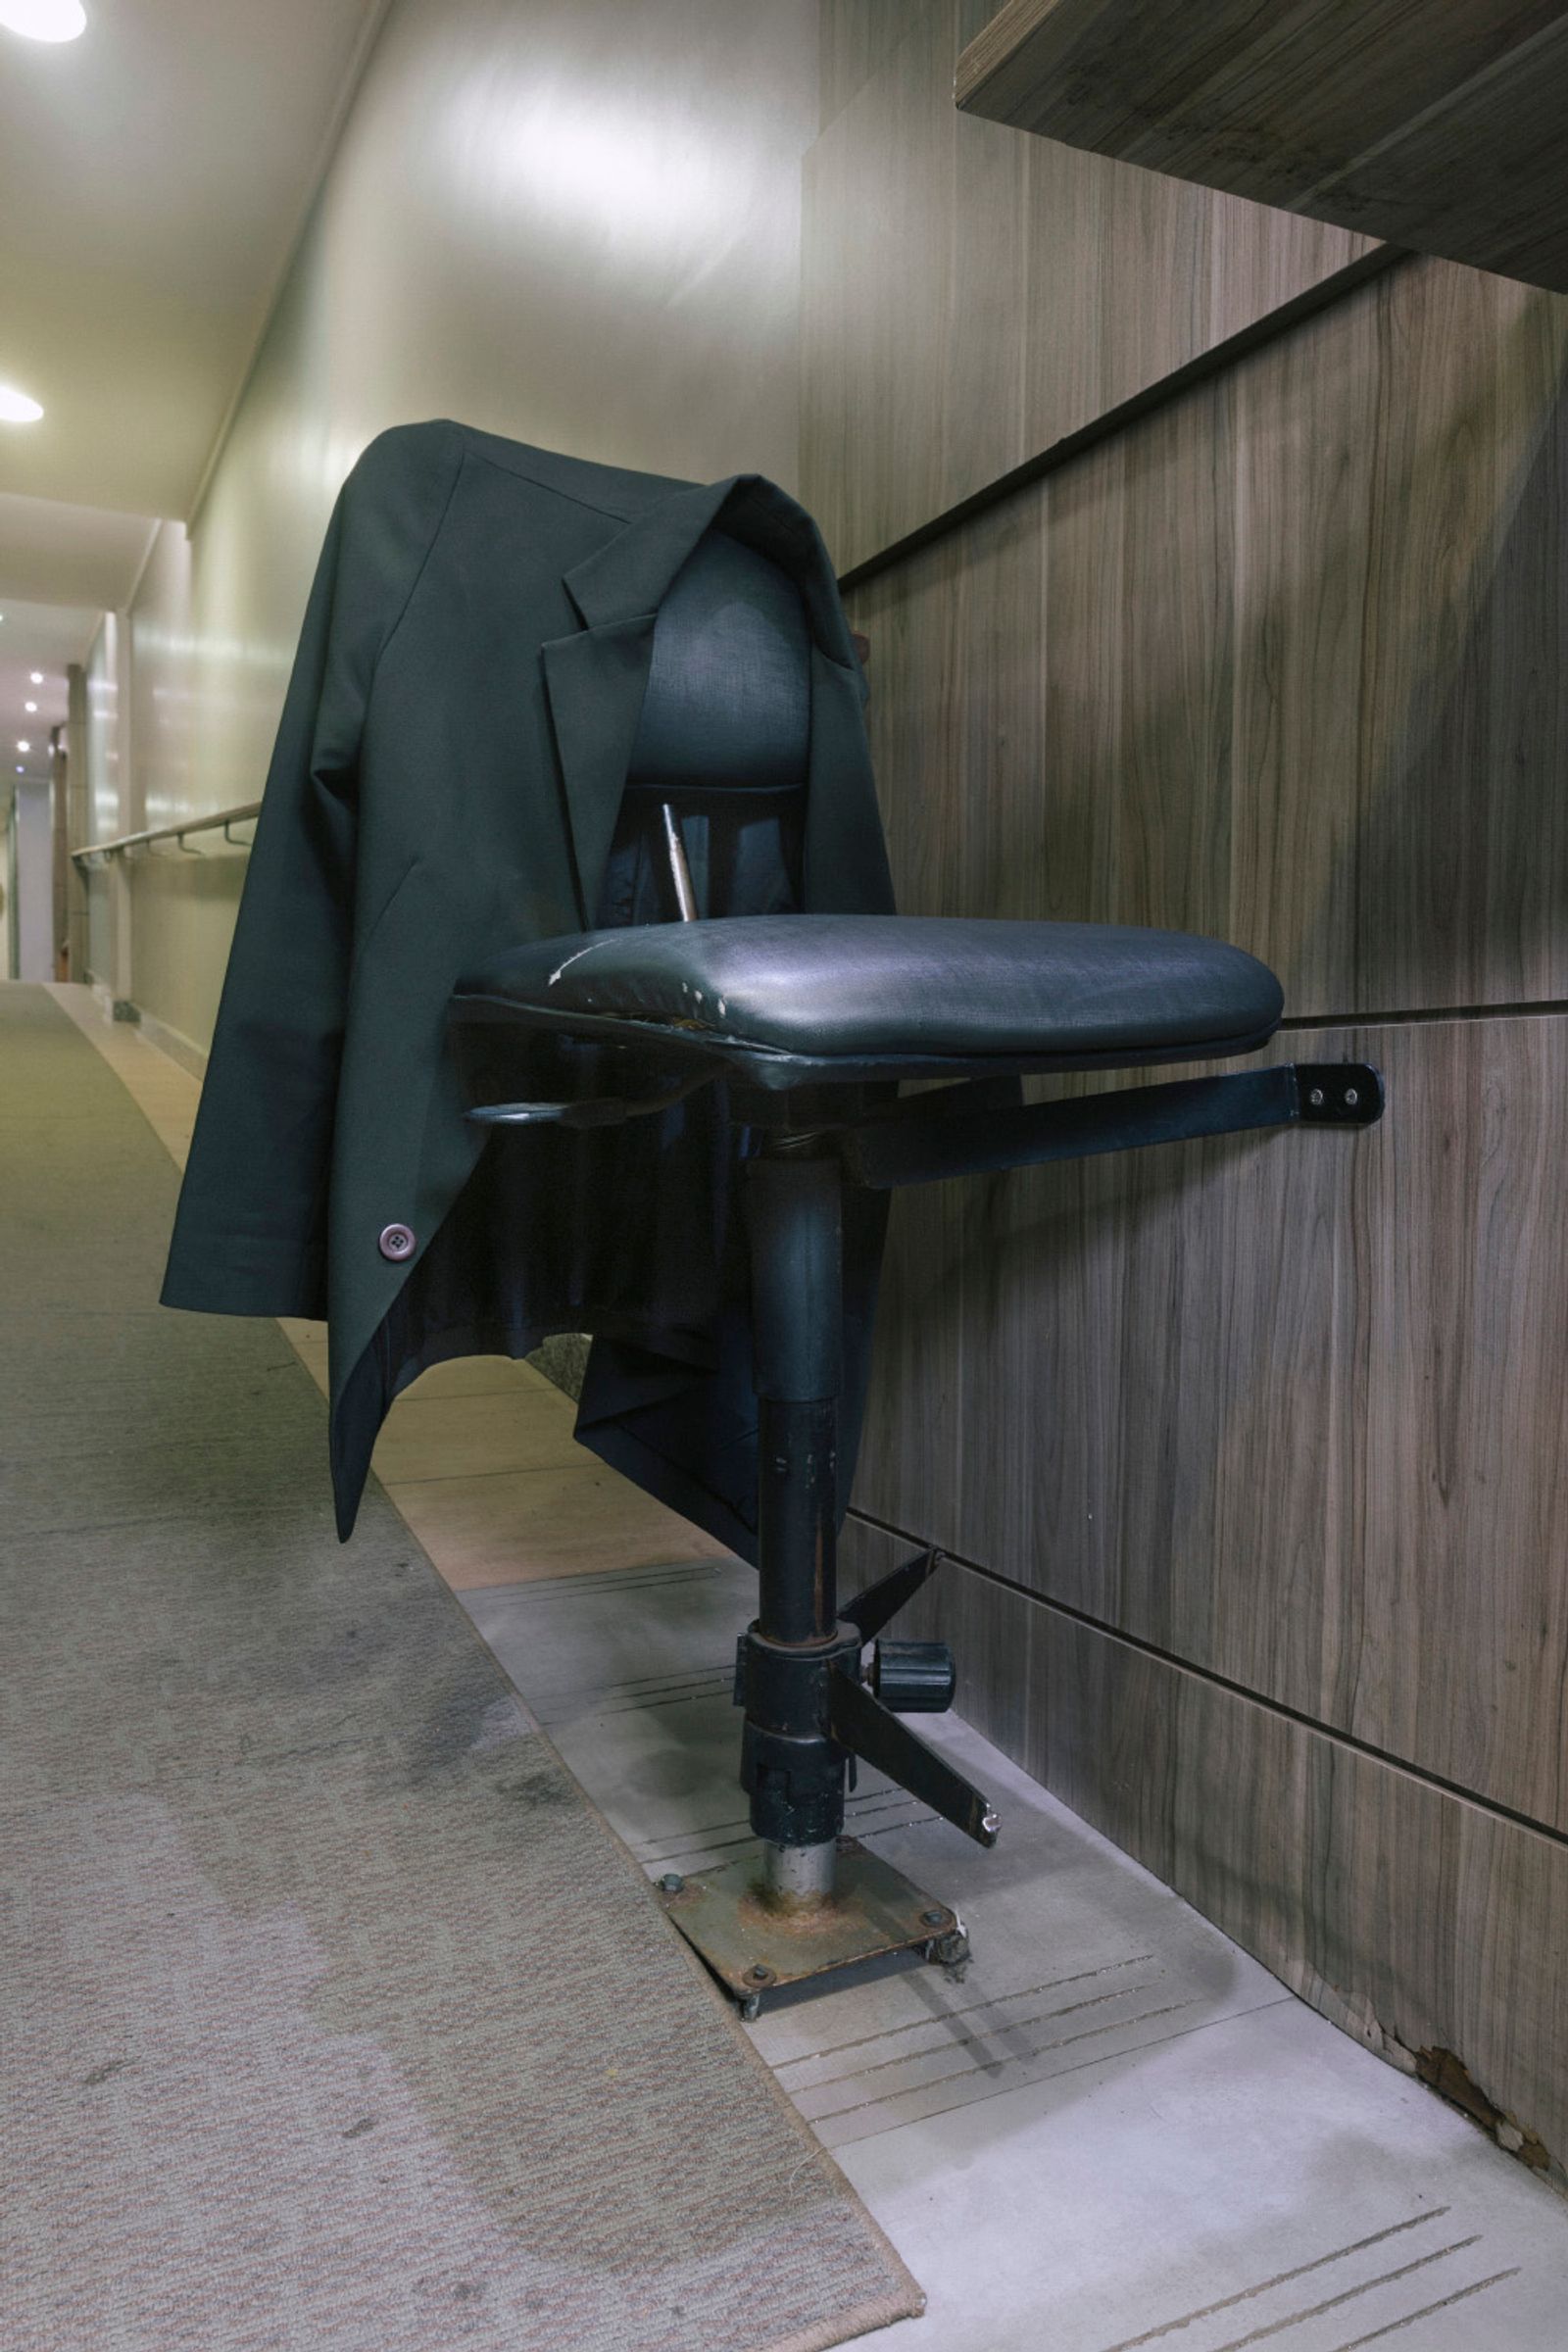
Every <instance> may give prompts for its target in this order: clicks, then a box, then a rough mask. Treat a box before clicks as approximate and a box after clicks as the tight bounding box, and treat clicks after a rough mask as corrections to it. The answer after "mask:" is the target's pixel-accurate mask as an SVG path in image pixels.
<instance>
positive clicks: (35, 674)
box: [0, 613, 43, 686]
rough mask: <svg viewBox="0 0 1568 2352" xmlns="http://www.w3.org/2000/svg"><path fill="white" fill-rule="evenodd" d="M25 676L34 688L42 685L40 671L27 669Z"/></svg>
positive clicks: (41, 672) (0, 616)
mask: <svg viewBox="0 0 1568 2352" xmlns="http://www.w3.org/2000/svg"><path fill="white" fill-rule="evenodd" d="M4 618H5V614H4V613H0V620H4ZM27 675H28V677H29V678H31V680H32V682H33V684H34V685H35V686H41V685H42V684H43V671H42V670H41V669H29V670H28V672H27Z"/></svg>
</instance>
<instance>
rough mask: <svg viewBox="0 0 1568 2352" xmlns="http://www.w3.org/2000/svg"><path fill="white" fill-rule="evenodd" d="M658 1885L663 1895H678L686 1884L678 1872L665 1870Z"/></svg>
mask: <svg viewBox="0 0 1568 2352" xmlns="http://www.w3.org/2000/svg"><path fill="white" fill-rule="evenodd" d="M659 1884H660V1887H661V1888H662V1891H663V1892H664V1893H665V1894H679V1892H680V1890H681V1888H682V1887H684V1886H685V1884H686V1882H685V1880H684V1879H683V1878H682V1877H681V1875H680V1873H679V1871H676V1870H666V1871H665V1873H664V1875H663V1877H662V1879H661V1880H660V1882H659Z"/></svg>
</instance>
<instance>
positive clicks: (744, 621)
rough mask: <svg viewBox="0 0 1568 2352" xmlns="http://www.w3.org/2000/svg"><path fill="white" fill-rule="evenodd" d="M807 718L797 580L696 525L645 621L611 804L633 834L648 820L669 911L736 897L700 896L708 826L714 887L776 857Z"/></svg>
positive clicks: (795, 787) (794, 818) (801, 765)
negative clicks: (638, 710)
mask: <svg viewBox="0 0 1568 2352" xmlns="http://www.w3.org/2000/svg"><path fill="white" fill-rule="evenodd" d="M810 729H811V671H810V634H809V629H808V626H807V619H806V609H805V606H804V605H803V603H802V601H801V593H800V590H799V589H798V588H797V587H796V585H795V582H794V581H793V580H792V579H791V578H790V576H789V574H788V572H786V571H785V570H784V569H783V568H782V566H781V565H779V564H775V563H774V562H773V561H772V560H771V558H769V557H767V556H764V555H762V554H760V552H759V551H758V550H757V549H756V548H753V547H748V546H746V545H744V544H743V543H742V542H741V541H740V540H738V539H734V538H731V537H730V535H729V534H728V533H727V532H726V531H723V530H720V529H712V530H709V531H707V532H705V533H704V535H703V537H702V538H701V539H700V540H699V541H698V543H697V546H696V547H695V548H694V549H693V551H692V553H691V555H690V556H688V558H687V559H686V562H685V563H684V564H682V565H681V568H680V570H679V571H678V572H677V573H676V575H675V577H674V579H673V580H672V581H671V582H670V585H669V587H668V589H667V590H666V591H665V594H664V597H663V600H662V603H661V605H660V608H659V614H658V617H657V619H656V621H655V623H654V645H653V657H652V662H651V664H650V668H649V673H648V689H647V693H646V695H645V696H644V699H643V708H642V715H641V718H640V720H639V722H638V728H637V737H636V741H635V743H634V745H633V748H632V756H631V762H630V765H629V767H628V770H627V775H626V787H625V802H624V803H623V809H624V812H625V815H626V816H627V818H629V820H630V823H631V824H632V825H633V826H639V825H640V826H641V827H642V829H643V831H644V833H645V835H648V834H650V833H651V832H652V831H653V830H655V829H657V834H658V838H659V842H660V845H661V848H662V861H663V864H664V869H665V875H666V879H667V883H668V901H669V903H668V905H667V907H666V908H665V912H666V913H667V914H677V915H679V916H681V917H683V918H685V919H690V918H691V917H693V916H695V915H697V914H699V913H704V912H709V911H712V912H729V911H733V910H737V909H734V908H732V907H730V906H728V905H720V906H713V907H710V906H709V904H708V900H709V888H708V885H709V880H710V876H711V873H713V872H714V871H715V860H714V858H713V857H712V855H711V852H712V851H713V849H714V848H715V846H716V844H715V842H714V840H713V839H712V838H711V837H712V836H714V835H716V836H717V837H718V840H719V841H720V842H721V843H722V845H723V851H724V863H725V872H726V874H727V875H728V877H729V885H728V887H726V888H725V889H723V890H721V891H719V892H718V894H717V895H718V896H719V897H720V898H721V899H729V898H732V897H733V896H734V890H735V886H736V884H737V881H738V880H739V879H740V878H741V876H742V874H743V873H751V874H753V875H755V874H756V873H758V872H760V858H763V857H765V856H766V855H768V854H771V855H773V856H774V858H776V859H778V860H783V859H784V858H785V845H786V843H787V841H788V839H789V837H790V836H791V834H792V833H793V832H794V831H795V830H797V829H798V821H799V805H800V802H801V799H802V797H803V795H804V792H805V788H806V778H807V762H808V757H809V744H810ZM639 805H640V808H639ZM737 853H739V854H740V862H739V864H738V863H737ZM694 872H695V876H696V878H695V880H694ZM742 895H743V897H744V896H747V895H755V889H754V890H753V891H752V892H751V893H750V894H748V892H747V891H746V890H745V889H744V888H743V890H742ZM739 910H752V909H746V908H742V909H739ZM755 910H760V909H755ZM632 919H639V918H638V917H636V916H634V917H633V918H632Z"/></svg>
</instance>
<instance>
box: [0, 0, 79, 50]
mask: <svg viewBox="0 0 1568 2352" xmlns="http://www.w3.org/2000/svg"><path fill="white" fill-rule="evenodd" d="M0 25H5V27H6V28H7V30H8V31H10V32H25V34H26V36H27V38H28V40H29V41H73V40H75V38H76V37H77V35H78V33H83V32H85V31H86V29H87V12H86V10H85V9H84V8H83V7H82V5H81V0H0Z"/></svg>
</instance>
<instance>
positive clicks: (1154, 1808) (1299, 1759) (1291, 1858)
mask: <svg viewBox="0 0 1568 2352" xmlns="http://www.w3.org/2000/svg"><path fill="white" fill-rule="evenodd" d="M897 1556H898V1549H897V1545H896V1544H895V1542H894V1541H893V1540H892V1539H890V1538H889V1537H888V1536H887V1535H886V1534H885V1533H884V1532H883V1531H881V1530H879V1529H876V1528H872V1527H869V1526H867V1525H865V1524H863V1523H857V1522H856V1521H854V1520H853V1519H852V1521H851V1523H850V1526H849V1529H848V1530H847V1542H846V1561H847V1566H848V1569H849V1572H850V1574H851V1576H852V1578H853V1577H855V1576H859V1575H864V1576H870V1575H874V1574H877V1573H879V1572H880V1571H881V1570H883V1569H884V1568H886V1567H887V1566H889V1565H891V1564H892V1562H893V1560H894V1559H895V1558H896V1557H897ZM909 1616H910V1619H911V1630H915V1629H916V1628H917V1630H918V1631H919V1632H920V1633H921V1634H923V1635H927V1636H932V1635H936V1636H940V1637H942V1638H945V1639H947V1640H950V1641H952V1642H954V1644H955V1646H956V1650H957V1655H958V1674H959V1694H960V1705H961V1706H962V1708H963V1711H964V1713H965V1714H966V1715H967V1716H968V1718H969V1719H970V1721H972V1722H974V1723H975V1724H977V1725H978V1726H979V1728H980V1729H981V1730H982V1731H984V1732H985V1733H986V1734H987V1736H988V1737H989V1738H990V1739H992V1740H996V1742H997V1744H998V1745H999V1746H1000V1747H1002V1748H1003V1749H1005V1752H1006V1753H1007V1754H1008V1755H1010V1756H1012V1757H1014V1758H1015V1759H1016V1760H1017V1761H1018V1762H1019V1763H1021V1764H1022V1765H1023V1766H1024V1767H1025V1768H1026V1769H1027V1770H1028V1771H1030V1772H1032V1773H1033V1774H1034V1775H1035V1777H1036V1778H1037V1779H1039V1780H1040V1781H1042V1782H1044V1784H1045V1785H1046V1787H1047V1788H1049V1789H1053V1790H1054V1792H1055V1793H1056V1794H1057V1795H1058V1796H1060V1797H1061V1798H1062V1799H1063V1800H1064V1801H1065V1802H1066V1803H1067V1804H1069V1805H1071V1806H1072V1807H1073V1809H1074V1811H1075V1812H1078V1813H1080V1814H1081V1815H1083V1817H1084V1818H1085V1819H1086V1820H1088V1821H1091V1822H1093V1823H1094V1825H1095V1826H1096V1828H1097V1829H1100V1830H1102V1831H1103V1832H1104V1833H1105V1835H1106V1836H1107V1837H1110V1838H1114V1840H1115V1841H1116V1843H1117V1844H1118V1845H1120V1846H1123V1847H1124V1848H1125V1849H1126V1850H1127V1851H1128V1852H1129V1853H1131V1854H1133V1855H1134V1856H1135V1857H1136V1858H1137V1859H1138V1860H1139V1861H1140V1862H1142V1863H1144V1864H1145V1865H1146V1866H1147V1867H1148V1868H1149V1869H1151V1870H1152V1871H1153V1872H1154V1873H1155V1874H1156V1875H1157V1876H1158V1877H1159V1878H1161V1879H1163V1880H1164V1881H1165V1882H1166V1883H1167V1884H1168V1885H1169V1886H1171V1887H1175V1888H1176V1890H1177V1892H1178V1893H1180V1894H1183V1895H1185V1896H1186V1897H1187V1899H1188V1900H1189V1901H1190V1902H1192V1903H1194V1904H1195V1905H1196V1906H1197V1908H1198V1909H1199V1910H1201V1912H1203V1913H1204V1914H1205V1915H1206V1917H1208V1918H1209V1919H1212V1920H1213V1921H1215V1922H1216V1924H1217V1925H1218V1926H1220V1927H1221V1928H1223V1929H1224V1930H1225V1932H1226V1933H1227V1935H1230V1936H1234V1937H1235V1939H1236V1941H1237V1942H1238V1943H1240V1944H1242V1945H1243V1946H1244V1947H1245V1948H1246V1949H1247V1950H1248V1951H1250V1952H1252V1953H1253V1954H1255V1956H1256V1957H1257V1958H1258V1959H1259V1960H1261V1961H1262V1962H1263V1964H1264V1966H1265V1967H1267V1968H1270V1969H1272V1970H1273V1972H1274V1973H1275V1975H1276V1976H1278V1977H1280V1978H1281V1979H1282V1980H1283V1981H1284V1983H1285V1984H1287V1985H1290V1986H1291V1987H1292V1989H1293V1990H1294V1991H1296V1992H1298V1993H1299V1994H1300V1995H1301V1996H1302V1997H1303V1998H1304V1999H1306V2000H1308V2001H1310V2002H1311V2003H1312V2004H1313V2006H1314V2007H1315V2008H1318V2009H1321V2010H1323V2011H1324V2012H1325V2013H1326V2014H1327V2015H1328V2016H1330V2017H1332V2018H1333V2019H1334V2021H1335V2022H1336V2024H1338V2025H1340V2026H1342V2027H1344V2028H1345V2029H1346V2030H1347V2031H1348V2032H1349V2033H1351V2034H1355V2035H1356V2037H1357V2038H1358V2039H1360V2040H1362V2041H1364V2042H1366V2043H1367V2044H1368V2046H1369V2047H1371V2048H1372V2049H1374V2050H1376V2051H1377V2052H1378V2053H1379V2055H1380V2056H1383V2057H1386V2058H1389V2059H1391V2060H1392V2061H1393V2062H1394V2063H1395V2064H1397V2065H1400V2066H1401V2067H1403V2068H1404V2069H1405V2070H1406V2071H1409V2070H1410V2068H1411V2065H1412V2061H1413V2059H1414V2058H1415V2056H1416V2055H1417V2054H1418V2053H1420V2052H1423V2051H1437V2050H1449V2051H1452V2052H1453V2053H1454V2054H1455V2055H1456V2056H1457V2057H1458V2059H1459V2060H1460V2061H1461V2063H1462V2064H1463V2065H1464V2066H1465V2067H1466V2068H1467V2070H1468V2071H1469V2073H1470V2075H1471V2077H1472V2078H1473V2080H1474V2082H1476V2083H1477V2084H1479V2085H1480V2087H1481V2088H1482V2089H1483V2091H1484V2092H1485V2093H1486V2094H1487V2096H1488V2097H1489V2098H1490V2099H1491V2100H1492V2101H1493V2102H1494V2103H1495V2105H1496V2106H1497V2107H1498V2108H1500V2109H1502V2110H1503V2111H1504V2113H1505V2114H1509V2115H1511V2116H1512V2117H1513V2119H1514V2121H1515V2122H1516V2124H1517V2125H1518V2126H1519V2127H1521V2128H1522V2129H1523V2130H1524V2131H1527V2132H1531V2133H1534V2134H1535V2135H1537V2137H1538V2138H1539V2140H1540V2141H1543V2142H1544V2145H1545V2149H1546V2150H1549V2151H1550V2153H1551V2155H1552V2157H1553V2158H1554V2160H1555V2164H1554V2170H1555V2171H1556V2174H1557V2177H1558V2178H1559V2179H1560V2178H1561V2174H1562V2162H1563V2157H1564V2154H1565V2152H1568V1998H1565V1990H1564V1978H1563V1974H1562V1971H1561V1969H1560V1968H1559V1967H1558V1966H1557V1965H1556V1957H1557V1955H1558V1954H1560V1953H1561V1952H1562V1951H1564V1950H1568V1847H1565V1846H1564V1845H1563V1844H1562V1843H1561V1842H1560V1841H1559V1840H1557V1839H1555V1838H1548V1837H1545V1836H1544V1835H1543V1834H1542V1833H1541V1832H1539V1831H1536V1830H1532V1829H1530V1828H1528V1827H1527V1826H1525V1825H1524V1824H1521V1823H1518V1822H1513V1821H1509V1820H1506V1819H1504V1818H1502V1817H1501V1816H1499V1815H1498V1814H1496V1813H1494V1812H1490V1811H1489V1810H1488V1809H1487V1808H1486V1807H1484V1806H1482V1805H1478V1804H1474V1803H1472V1802H1470V1801H1469V1800H1468V1799H1467V1798H1465V1797H1463V1796H1461V1795H1457V1794H1454V1793H1452V1792H1450V1791H1448V1790H1446V1789H1437V1788H1434V1787H1433V1786H1431V1784H1430V1783H1427V1782H1424V1781H1422V1780H1420V1779H1418V1778H1416V1777H1415V1776H1413V1775H1411V1774H1409V1773H1407V1772H1403V1771H1401V1770H1400V1769H1399V1768H1398V1767H1397V1765H1393V1764H1389V1763H1385V1762H1383V1761H1381V1760H1380V1759H1379V1758H1377V1757H1375V1756H1368V1755H1366V1754H1364V1753H1362V1752H1361V1751H1359V1750H1357V1749H1355V1748H1353V1747H1348V1746H1347V1745H1346V1744H1345V1743H1344V1742H1343V1741H1341V1740H1336V1739H1334V1738H1333V1737H1332V1736H1330V1735H1329V1734H1327V1733H1324V1732H1321V1731H1319V1730H1317V1729H1315V1728H1314V1727H1312V1726H1310V1725H1307V1724H1300V1723H1295V1722H1292V1721H1291V1720H1290V1719H1289V1718H1288V1717H1286V1716H1282V1715H1280V1714H1278V1713H1276V1712H1275V1711H1274V1710H1272V1709H1270V1708H1268V1707H1266V1706H1263V1705H1261V1704H1259V1703H1257V1702H1256V1701H1254V1700H1252V1699H1250V1698H1249V1697H1248V1696H1247V1695H1246V1694H1245V1693H1244V1692H1240V1691H1229V1690H1226V1689H1225V1688H1224V1687H1223V1686H1221V1685H1219V1684H1216V1683H1213V1682H1210V1681H1207V1680H1205V1679H1204V1678H1203V1677H1202V1676H1201V1675H1197V1674H1193V1673H1191V1672H1189V1671H1187V1670H1186V1669H1184V1668H1183V1667H1181V1666H1179V1665H1177V1664H1174V1663H1172V1662H1170V1661H1168V1660H1165V1659H1162V1658H1158V1657H1155V1656H1152V1655H1151V1654H1150V1653H1148V1652H1147V1651H1142V1650H1139V1649H1136V1648H1134V1647H1132V1646H1131V1645H1129V1644H1128V1643H1127V1642H1122V1641H1118V1640H1117V1639H1116V1638H1115V1636H1114V1635H1113V1634H1108V1633H1105V1632H1103V1631H1101V1630H1099V1629H1097V1628H1095V1627H1092V1626H1086V1625H1084V1624H1082V1623H1081V1622H1079V1621H1078V1620H1077V1619H1075V1618H1072V1617H1069V1616H1066V1615H1064V1614H1063V1613H1062V1612H1061V1611H1059V1610H1056V1609H1053V1608H1052V1607H1051V1606H1050V1605H1049V1603H1045V1602H1041V1601H1039V1600H1035V1599H1033V1598H1029V1597H1026V1596H1024V1595H1022V1594H1019V1593H1013V1592H1011V1591H1009V1590H1007V1589H1006V1588H1005V1587H1004V1586H1001V1585H998V1584H997V1583H995V1582H993V1581H990V1580H988V1579H985V1578H982V1577H980V1576H978V1575H975V1574H972V1573H970V1572H968V1571H966V1570H965V1569H963V1568H961V1567H958V1566H956V1565H950V1566H949V1567H947V1568H946V1569H944V1570H943V1572H942V1574H941V1576H940V1577H939V1578H938V1579H937V1580H936V1582H935V1583H934V1584H933V1585H932V1586H930V1587H928V1588H927V1592H926V1594H925V1595H922V1597H921V1599H920V1600H919V1601H918V1602H917V1603H916V1604H915V1607H914V1608H913V1609H912V1610H911V1611H910V1612H909ZM1005 1837H1006V1824H1005V1822H1004V1825H1003V1838H1004V1840H1005ZM1532 2153H1537V2151H1534V2150H1533V2151H1532Z"/></svg>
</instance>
